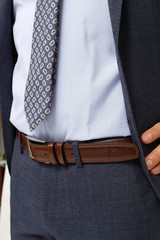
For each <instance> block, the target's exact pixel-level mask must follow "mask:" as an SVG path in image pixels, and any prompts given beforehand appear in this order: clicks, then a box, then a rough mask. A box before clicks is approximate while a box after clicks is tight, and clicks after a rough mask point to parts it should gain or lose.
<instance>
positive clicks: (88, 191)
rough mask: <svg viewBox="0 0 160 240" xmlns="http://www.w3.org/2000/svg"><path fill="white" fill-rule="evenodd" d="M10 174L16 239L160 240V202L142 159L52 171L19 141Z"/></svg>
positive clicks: (56, 168)
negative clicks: (32, 156) (21, 150)
mask: <svg viewBox="0 0 160 240" xmlns="http://www.w3.org/2000/svg"><path fill="white" fill-rule="evenodd" d="M11 173H12V176H11V236H12V240H72V239H73V240H159V239H160V201H159V200H158V198H157V197H156V195H155V193H154V191H153V190H152V187H151V185H150V183H149V182H148V180H147V178H146V177H145V175H144V173H143V171H142V169H141V166H140V163H139V160H133V161H128V162H123V163H106V164H93V165H92V164H86V165H83V167H82V168H77V166H76V165H70V166H67V167H66V166H65V167H64V166H53V165H47V164H43V163H38V162H36V161H34V160H32V159H31V158H29V157H28V155H27V153H26V152H24V154H23V155H21V154H20V146H19V142H18V140H15V146H14V153H13V159H12V172H11Z"/></svg>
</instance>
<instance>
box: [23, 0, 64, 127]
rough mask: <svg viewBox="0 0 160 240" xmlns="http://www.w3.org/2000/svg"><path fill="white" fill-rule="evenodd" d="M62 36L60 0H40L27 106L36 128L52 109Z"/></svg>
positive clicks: (33, 42)
mask: <svg viewBox="0 0 160 240" xmlns="http://www.w3.org/2000/svg"><path fill="white" fill-rule="evenodd" d="M58 37H59V0H38V1H37V4H36V12H35V18H34V26H33V37H32V50H31V61H30V68H29V74H28V78H27V84H26V90H25V100H24V109H25V113H26V118H27V122H28V124H29V128H30V130H31V131H33V130H34V129H35V128H36V127H37V126H38V125H39V124H40V123H41V121H42V120H43V119H45V117H46V116H47V115H48V114H49V113H50V110H51V97H52V90H53V87H54V86H55V83H56V71H57V54H58Z"/></svg>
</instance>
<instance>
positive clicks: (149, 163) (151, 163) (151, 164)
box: [146, 159, 153, 169]
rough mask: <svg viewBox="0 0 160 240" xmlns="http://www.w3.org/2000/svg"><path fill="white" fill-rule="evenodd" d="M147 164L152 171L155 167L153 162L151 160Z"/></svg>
mask: <svg viewBox="0 0 160 240" xmlns="http://www.w3.org/2000/svg"><path fill="white" fill-rule="evenodd" d="M146 163H147V167H148V169H150V168H151V167H152V166H153V162H152V160H150V159H149V160H148V161H147V162H146Z"/></svg>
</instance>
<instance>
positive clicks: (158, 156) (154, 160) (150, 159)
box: [145, 145, 160, 170]
mask: <svg viewBox="0 0 160 240" xmlns="http://www.w3.org/2000/svg"><path fill="white" fill-rule="evenodd" d="M145 160H146V164H147V167H148V170H151V169H153V168H154V167H155V166H156V165H157V164H158V163H159V162H160V145H158V146H157V147H156V148H155V149H154V150H153V151H152V152H151V153H150V154H148V155H147V156H146V158H145Z"/></svg>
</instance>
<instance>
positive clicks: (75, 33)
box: [10, 0, 130, 141]
mask: <svg viewBox="0 0 160 240" xmlns="http://www.w3.org/2000/svg"><path fill="white" fill-rule="evenodd" d="M13 2H14V14H15V24H14V27H13V34H14V41H15V46H16V49H17V53H18V60H17V63H16V65H15V68H14V73H13V103H12V109H11V115H10V121H11V122H12V124H13V125H14V126H15V127H16V128H17V129H19V130H20V131H21V132H24V133H26V134H28V135H31V136H35V137H37V138H39V139H43V140H47V141H66V140H89V139H97V138H104V137H116V136H128V135H130V130H129V127H128V123H127V118H126V111H125V106H124V99H123V94H122V86H121V82H120V78H119V72H118V66H117V61H116V54H115V46H114V40H113V34H112V29H111V22H110V16H109V8H108V1H107V0H101V1H99V0H94V1H93V0H76V1H75V0H64V1H62V2H61V3H62V6H61V25H60V26H61V28H60V44H59V60H58V72H57V84H56V88H55V90H54V97H53V103H52V109H51V113H50V114H49V115H48V116H47V117H46V119H45V120H44V121H42V123H41V124H40V125H39V126H38V127H37V128H36V129H35V130H34V131H33V132H30V130H29V127H28V124H27V121H26V117H25V112H24V91H25V85H26V81H27V76H28V71H29V63H30V56H31V46H32V30H33V19H34V13H35V7H36V0H13Z"/></svg>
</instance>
